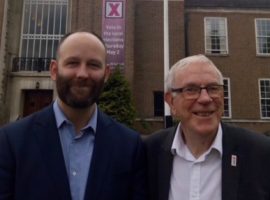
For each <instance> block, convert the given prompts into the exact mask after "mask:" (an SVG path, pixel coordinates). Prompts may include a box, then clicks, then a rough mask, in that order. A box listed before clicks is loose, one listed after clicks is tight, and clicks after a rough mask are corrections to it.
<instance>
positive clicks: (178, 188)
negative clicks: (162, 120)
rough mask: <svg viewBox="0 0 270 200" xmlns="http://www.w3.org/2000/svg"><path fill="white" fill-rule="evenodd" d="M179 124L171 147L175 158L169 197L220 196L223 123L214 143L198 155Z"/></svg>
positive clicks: (207, 199) (204, 199) (203, 199)
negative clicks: (186, 140) (187, 143)
mask: <svg viewBox="0 0 270 200" xmlns="http://www.w3.org/2000/svg"><path fill="white" fill-rule="evenodd" d="M180 126H181V124H180V123H179V125H178V128H177V130H176V134H175V137H174V140H173V144H172V147H171V151H172V154H173V155H174V159H173V168H172V174H171V184H170V191H169V200H221V170H222V167H221V163H222V129H221V125H219V128H218V133H217V135H216V138H215V139H214V141H213V143H212V145H211V147H210V148H209V149H208V150H207V151H206V152H205V153H203V154H202V155H201V156H200V157H199V158H195V157H194V156H193V155H192V153H191V152H190V150H189V149H188V147H187V146H186V144H185V143H184V141H183V138H182V135H181V131H180V130H181V128H180Z"/></svg>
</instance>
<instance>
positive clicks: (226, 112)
mask: <svg viewBox="0 0 270 200" xmlns="http://www.w3.org/2000/svg"><path fill="white" fill-rule="evenodd" d="M223 84H224V113H223V117H231V105H230V85H229V79H228V78H224V79H223Z"/></svg>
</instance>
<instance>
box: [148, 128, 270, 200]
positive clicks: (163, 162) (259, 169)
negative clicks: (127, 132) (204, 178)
mask: <svg viewBox="0 0 270 200" xmlns="http://www.w3.org/2000/svg"><path fill="white" fill-rule="evenodd" d="M222 130H223V137H222V145H223V154H222V200H270V140H269V138H267V137H266V136H263V135H260V134H255V133H252V132H250V131H248V130H245V129H242V128H237V127H232V126H229V125H226V124H223V123H222ZM175 131H176V127H172V128H168V129H164V130H161V131H158V132H157V133H154V134H152V135H151V136H150V137H149V138H147V139H146V141H145V142H146V152H147V160H148V180H149V181H148V187H149V191H150V192H149V193H150V200H168V197H169V190H170V179H171V172H172V163H173V155H172V153H171V146H172V142H173V138H174V135H175ZM232 156H236V157H237V163H236V165H235V166H234V165H233V164H232V163H231V162H232ZM179 170H181V169H179ZM183 184H186V183H184V182H183ZM209 200H215V199H209Z"/></svg>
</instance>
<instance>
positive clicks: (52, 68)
mask: <svg viewBox="0 0 270 200" xmlns="http://www.w3.org/2000/svg"><path fill="white" fill-rule="evenodd" d="M57 70H58V69H57V61H56V60H51V63H50V74H51V79H52V80H54V81H55V80H56V74H57Z"/></svg>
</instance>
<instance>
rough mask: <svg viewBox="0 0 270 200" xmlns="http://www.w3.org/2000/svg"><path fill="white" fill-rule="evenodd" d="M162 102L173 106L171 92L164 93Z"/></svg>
mask: <svg viewBox="0 0 270 200" xmlns="http://www.w3.org/2000/svg"><path fill="white" fill-rule="evenodd" d="M164 100H165V101H166V103H167V104H168V105H169V106H170V107H171V105H172V104H173V96H172V93H171V92H165V96H164Z"/></svg>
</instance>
